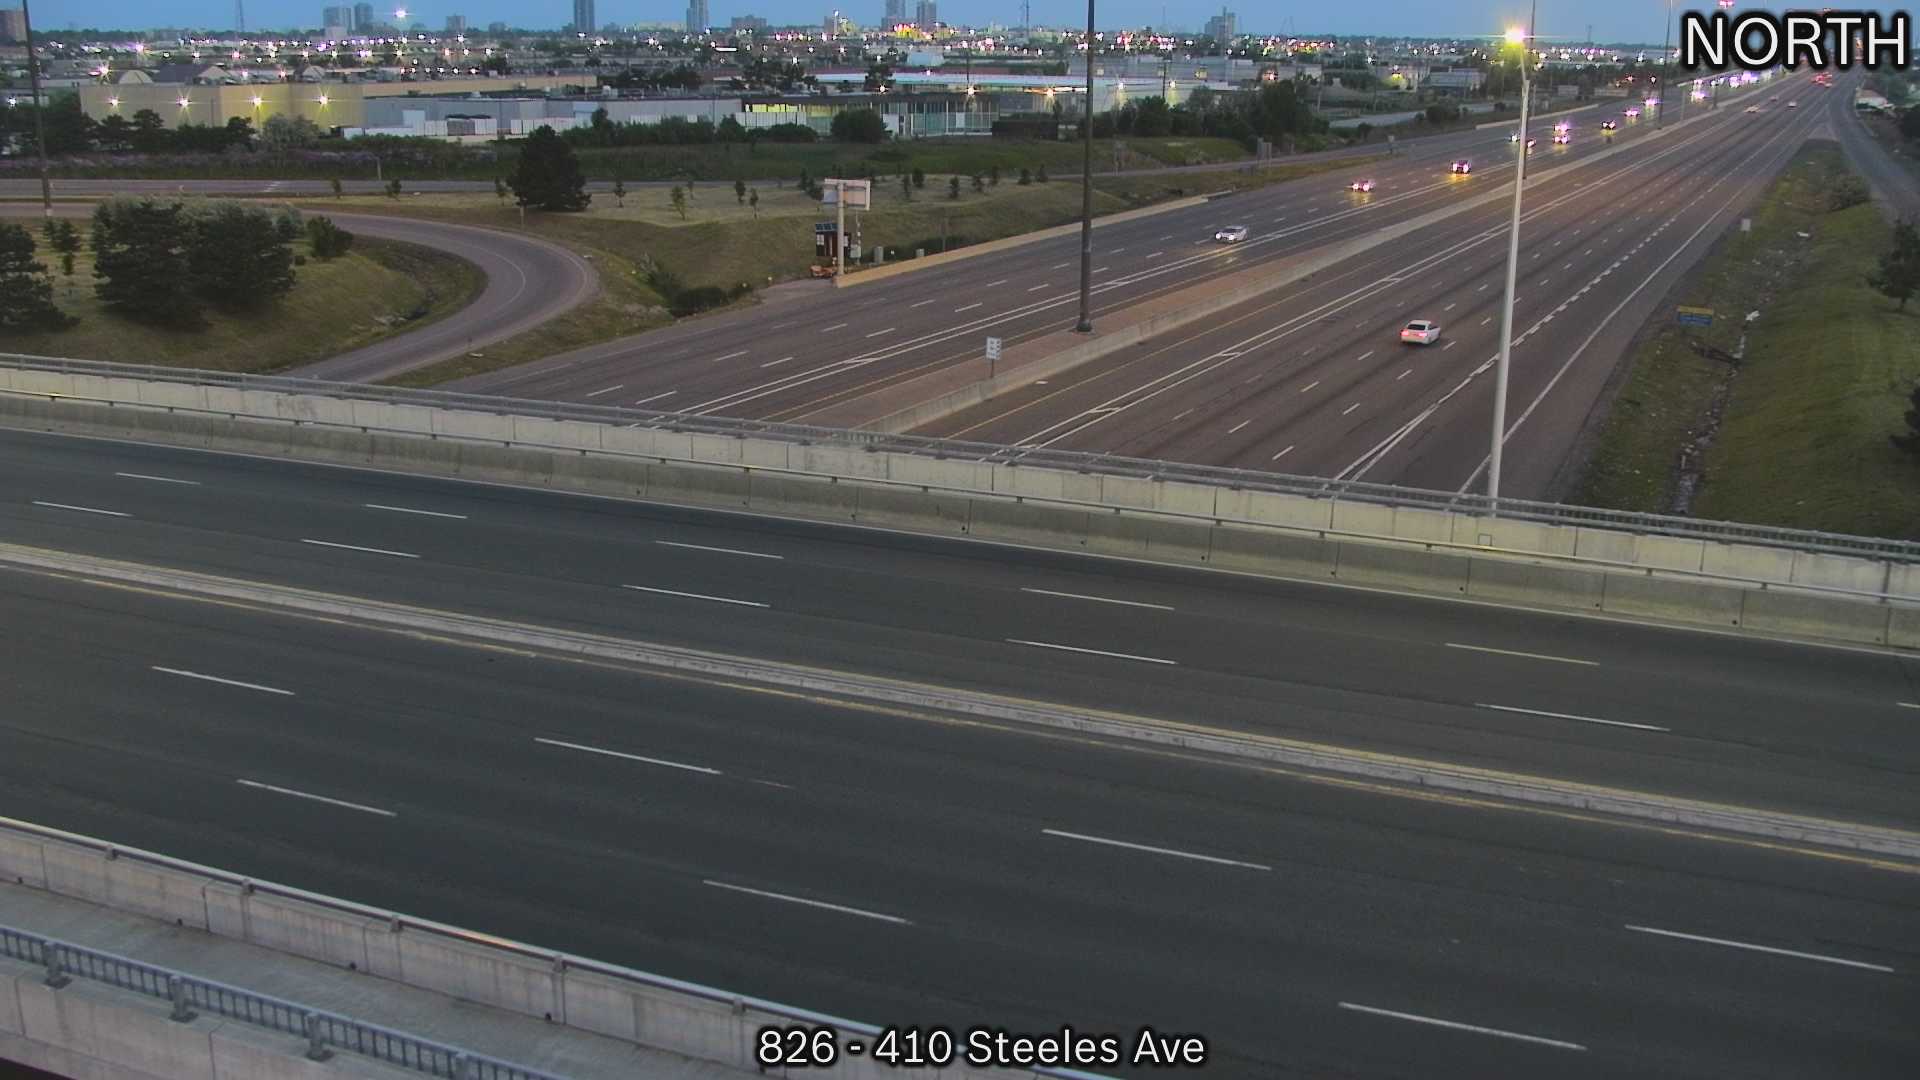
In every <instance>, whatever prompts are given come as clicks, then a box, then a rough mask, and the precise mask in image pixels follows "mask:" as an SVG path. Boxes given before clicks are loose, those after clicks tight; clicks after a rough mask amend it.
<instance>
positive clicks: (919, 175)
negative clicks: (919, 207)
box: [913, 165, 927, 191]
mask: <svg viewBox="0 0 1920 1080" xmlns="http://www.w3.org/2000/svg"><path fill="white" fill-rule="evenodd" d="M913 186H914V187H917V188H920V189H921V190H923V191H924V190H926V186H927V170H925V169H922V168H921V167H919V166H918V165H916V166H914V167H913Z"/></svg>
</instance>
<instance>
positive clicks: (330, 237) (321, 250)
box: [307, 216, 353, 259]
mask: <svg viewBox="0 0 1920 1080" xmlns="http://www.w3.org/2000/svg"><path fill="white" fill-rule="evenodd" d="M307 245H308V246H309V247H311V248H312V249H313V256H314V258H316V259H337V258H339V257H340V256H342V255H345V254H346V253H347V252H348V251H349V250H350V249H352V247H353V234H352V233H350V232H348V231H347V230H345V229H343V228H341V227H340V226H338V225H335V224H334V223H333V219H332V218H329V217H319V216H316V217H310V218H308V219H307Z"/></svg>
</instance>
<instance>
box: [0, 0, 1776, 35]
mask: <svg viewBox="0 0 1920 1080" xmlns="http://www.w3.org/2000/svg"><path fill="white" fill-rule="evenodd" d="M326 2H331V0H300V2H298V3H294V2H290V0H247V4H246V7H247V26H248V28H250V29H266V28H290V27H310V28H313V27H318V26H319V23H320V9H321V7H322V6H323V4H324V3H326ZM15 3H16V0H0V6H9V7H11V6H14V5H15ZM884 3H885V0H839V2H838V3H836V2H835V0H709V3H708V12H709V15H710V16H711V18H712V20H713V22H714V23H715V24H716V25H719V26H725V25H726V23H727V20H728V19H730V18H731V17H733V16H735V15H760V16H764V17H765V18H767V19H769V20H771V21H772V22H773V23H774V24H775V25H780V24H784V23H817V22H819V21H820V19H821V17H822V16H823V15H825V14H826V13H827V12H828V11H830V10H834V9H835V8H836V7H837V8H838V9H839V10H841V11H843V12H845V13H846V15H847V17H848V18H851V19H853V20H854V21H855V22H856V23H860V24H862V25H872V24H875V23H877V22H879V20H880V17H881V14H882V12H883V11H884ZM34 6H35V8H36V11H35V15H36V19H35V23H36V24H37V25H39V26H42V27H45V28H47V29H64V28H66V27H69V26H72V27H89V26H98V27H110V28H124V29H135V28H140V27H147V26H180V27H206V28H211V29H226V28H230V27H232V26H233V16H234V11H233V2H232V0H153V2H143V3H132V2H130V0H37V2H36V3H35V4H34ZM1748 6H1750V5H1744V4H1743V5H1741V7H1742V8H1745V7H1748ZM1229 7H1230V9H1232V10H1234V11H1236V12H1237V13H1238V14H1239V17H1240V26H1241V29H1242V31H1243V32H1249V33H1297V34H1313V33H1332V34H1379V35H1396V34H1409V35H1416V36H1435V37H1440V36H1456V35H1457V36H1468V35H1480V34H1496V33H1498V32H1499V30H1500V28H1501V27H1503V26H1505V25H1506V24H1507V23H1509V22H1513V21H1519V20H1523V19H1524V18H1525V15H1526V8H1525V5H1524V4H1523V3H1521V2H1519V0H1492V2H1479V0H1372V2H1369V3H1365V4H1355V5H1351V6H1350V7H1349V9H1348V10H1345V11H1340V12H1331V13H1330V12H1328V11H1327V10H1326V7H1325V6H1323V5H1304V4H1303V5H1291V4H1275V3H1270V2H1258V3H1255V2H1250V0H1241V2H1240V3H1237V4H1230V5H1229ZM1693 7H1698V8H1700V9H1702V10H1711V5H1709V4H1704V3H1700V4H1676V5H1675V9H1676V10H1680V9H1686V8H1693ZM389 10H391V9H389ZM685 10H686V7H685V3H684V0H598V2H597V3H596V10H595V15H596V17H597V18H598V20H599V21H600V22H601V23H602V24H605V23H608V22H618V23H621V24H622V25H626V24H631V23H636V22H672V23H676V24H677V23H678V22H679V21H680V20H681V19H682V17H683V13H684V12H685ZM908 10H909V13H911V11H912V3H911V0H909V3H908ZM1218 10H1219V8H1218V7H1217V6H1213V7H1210V6H1206V5H1205V4H1204V2H1203V3H1187V4H1181V3H1162V2H1160V0H1105V2H1104V3H1101V4H1100V5H1099V7H1098V25H1099V26H1100V27H1101V28H1102V29H1109V28H1120V27H1138V26H1145V25H1152V26H1172V27H1175V28H1179V29H1189V30H1198V29H1199V28H1200V27H1201V25H1202V24H1203V23H1204V22H1205V20H1206V18H1207V16H1208V15H1211V14H1213V13H1214V12H1216V11H1218ZM407 11H408V19H407V22H408V23H412V22H414V21H419V22H421V23H424V24H425V25H426V26H427V27H428V28H429V29H432V30H438V29H440V28H441V27H442V26H443V25H444V24H445V20H446V16H448V15H454V14H458V15H465V16H466V17H467V22H468V24H469V25H473V26H479V27H485V26H486V25H487V23H489V22H491V21H493V20H495V19H499V20H503V21H505V22H507V23H509V24H510V25H514V26H528V27H559V26H561V25H564V24H565V23H567V22H569V21H570V20H571V19H572V17H573V8H572V4H571V0H543V2H541V3H537V4H527V3H524V2H522V3H509V2H507V0H430V2H426V3H422V4H421V5H420V6H417V7H416V6H414V5H412V4H409V5H407ZM1666 15H1667V6H1666V3H1665V0H1605V2H1602V0H1584V2H1583V0H1542V2H1541V4H1540V15H1539V32H1540V35H1541V36H1542V37H1543V38H1546V39H1549V40H1556V39H1557V40H1564V41H1567V42H1570V43H1571V42H1579V41H1584V40H1586V37H1587V28H1588V26H1589V24H1591V26H1592V32H1593V36H1594V40H1596V41H1634V42H1658V41H1660V40H1661V36H1662V32H1663V27H1664V25H1665V20H1666ZM940 16H941V18H942V19H943V20H946V21H950V22H959V23H968V24H973V25H985V24H987V23H989V22H999V23H1001V24H1003V25H1012V26H1017V25H1019V23H1020V18H1021V15H1020V5H1019V3H1018V0H941V3H940ZM1085 18H1086V8H1085V7H1084V6H1081V5H1079V4H1077V3H1075V2H1074V0H1034V3H1033V21H1034V23H1035V24H1036V25H1043V26H1045V25H1050V26H1060V25H1067V24H1077V23H1083V22H1084V21H1085Z"/></svg>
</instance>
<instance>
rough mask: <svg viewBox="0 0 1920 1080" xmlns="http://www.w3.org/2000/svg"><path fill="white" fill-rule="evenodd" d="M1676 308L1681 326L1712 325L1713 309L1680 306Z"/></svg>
mask: <svg viewBox="0 0 1920 1080" xmlns="http://www.w3.org/2000/svg"><path fill="white" fill-rule="evenodd" d="M1676 310H1677V313H1678V315H1679V321H1680V325H1681V326H1712V325H1713V309H1712V308H1710V307H1686V306H1685V305H1682V306H1680V307H1679V308H1678V309H1676Z"/></svg>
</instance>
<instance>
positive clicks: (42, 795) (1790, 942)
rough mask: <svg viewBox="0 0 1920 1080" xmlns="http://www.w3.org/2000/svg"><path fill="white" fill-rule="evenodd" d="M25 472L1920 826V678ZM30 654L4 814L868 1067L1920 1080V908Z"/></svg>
mask: <svg viewBox="0 0 1920 1080" xmlns="http://www.w3.org/2000/svg"><path fill="white" fill-rule="evenodd" d="M0 454H4V456H5V459H6V461H7V462H8V465H9V471H10V476H11V477H12V482H11V483H10V484H9V485H8V486H7V489H6V491H5V492H4V493H3V494H0V543H5V544H27V545H33V546H36V547H42V548H57V549H61V550H65V551H71V552H78V553H87V554H94V555H100V556H109V557H113V558H119V559H129V560H136V561H139V562H143V563H148V564H153V565H161V566H172V567H181V568H188V569H194V570H200V571H205V572H210V573H218V574H224V575H230V576H233V577H238V578H247V579H252V580H259V581H272V582H279V583H285V584H291V585H300V586H304V587H307V588H314V589H321V590H325V591H327V592H329V593H331V594H335V595H338V596H342V597H368V598H378V599H380V600H383V601H387V602H393V603H402V604H407V605H417V606H419V607H422V608H432V609H438V610H446V611H464V612H473V613H480V614H488V615H493V616H499V617H506V618H512V619H515V620H518V621H520V622H523V623H529V624H536V625H543V626H556V627H571V628H579V629H587V630H592V631H595V632H598V633H604V634H613V635H619V636H622V637H630V638H636V639H642V640H648V641H660V642H670V643H678V644H683V645H691V646H697V647H702V648H709V649H718V650H724V651H727V652H730V653H733V654H738V655H753V656H764V657H769V658H778V659H781V660H786V661H790V662H800V663H807V664H813V665H816V666H822V667H831V668H836V669H841V670H849V671H859V672H865V673H873V674H881V675H889V676H894V677H899V678H906V679H912V680H917V681H921V682H925V683H929V684H934V685H940V686H956V687H967V688H976V689H986V690H994V691H997V692H1001V693H1006V694H1014V695H1020V696H1024V697H1029V698H1039V699H1044V700H1050V701H1057V702H1063V703H1068V704H1075V705H1081V706H1098V707H1105V708H1112V709H1121V710H1126V711H1129V712H1133V713H1139V714H1147V715H1152V716H1160V717H1166V718H1172V719H1183V720H1194V721H1201V722H1205V723H1209V724H1213V725H1217V726H1225V727H1236V728H1245V729H1248V730H1260V731H1269V732H1275V733H1285V734H1291V735H1294V736H1296V737H1305V738H1311V739H1313V740H1315V741H1319V742H1324V743H1331V744H1341V745H1349V746H1355V747H1363V748H1367V749H1374V750H1392V751H1397V752H1409V753H1416V754H1419V755H1421V756H1425V757H1432V758H1449V759H1456V760H1464V761H1473V762H1476V763H1483V764H1491V765H1495V766H1498V767H1502V768H1510V769H1522V770H1525V771H1529V772H1533V773H1539V774H1545V775H1556V776H1568V777H1576V778H1583V779H1591V780H1595V781H1596V782H1601V783H1611V784H1618V785H1622V786H1630V787H1636V788H1642V789H1647V790H1659V791H1666V792H1670V793H1675V794H1685V795H1692V796H1701V797H1712V798H1722V799H1726V800H1728V801H1735V802H1742V803H1746V804H1749V805H1756V806H1767V807H1771V808H1776V809H1796V810H1803V811H1809V812H1819V813H1826V814H1829V815H1832V816H1839V817H1843V818H1846V819H1848V820H1854V821H1867V822H1883V823H1891V824H1896V825H1900V826H1902V827H1907V828H1912V827H1914V825H1915V824H1916V822H1917V821H1920V799H1916V797H1915V794H1914V792H1915V791H1916V787H1915V785H1914V783H1913V777H1914V771H1915V770H1914V766H1915V762H1916V760H1917V758H1920V755H1917V754H1916V749H1920V747H1917V746H1916V743H1917V742H1920V740H1916V737H1915V735H1914V728H1913V722H1912V718H1913V716H1914V715H1915V713H1914V711H1913V710H1914V709H1915V708H1920V669H1917V668H1916V667H1915V663H1914V661H1913V659H1912V658H1910V657H1895V656H1892V655H1890V654H1885V653H1880V652H1876V651H1872V650H1847V649H1815V648H1804V647H1799V646H1792V645H1787V644H1781V643H1769V642H1764V641H1757V640H1751V639H1745V638H1739V637H1731V636H1721V635H1715V634H1706V633H1692V632H1682V631H1673V630H1663V629H1657V628H1651V627H1643V626H1635V625H1629V624H1622V623H1614V622H1607V621H1600V620H1588V619H1576V618H1570V617H1564V616H1556V615H1546V614H1540V613H1530V612H1525V611H1517V610H1509V609H1501V608H1494V607H1484V606H1479V605H1468V604H1460V603H1450V602H1445V601H1438V600H1424V599H1417V598H1410V597H1402V596H1396V595H1392V594H1387V593H1376V592H1370V591H1365V590H1354V589H1335V588H1331V587H1326V586H1308V585H1293V584H1288V583H1279V582H1262V581H1255V580H1252V579H1247V578H1241V577H1235V576H1231V575H1221V574H1211V573H1205V572H1195V571H1186V570H1179V569H1173V568H1154V567H1149V566H1146V565H1143V564H1136V563H1130V562H1122V561H1117V560H1099V559H1091V558H1085V557H1075V556H1069V555H1062V554H1054V553H1046V552H1036V551H1031V550H1023V549H1019V548H1013V547H1006V546H989V545H980V544H973V543H965V542H956V541H943V540H936V539H926V538H911V537H906V536H900V535H895V534H891V533H884V532H876V531H869V530H854V529H847V528H839V527H831V526H825V525H817V524H808V523H799V522H784V521H778V520H772V519H762V518H752V517H745V516H734V515H726V514H720V513H712V512H705V511H693V510H680V509H673V508H667V507H660V506H651V505H645V504H638V503H626V502H616V501H611V500H596V499H587V498H579V497H572V496H565V495H558V494H554V493H551V492H534V491H524V490H519V489H512V488H504V487H496V486H484V485H472V484H460V483H455V482H448V481H439V480H430V479H421V478H409V477H402V476H396V475H390V474H379V473H370V472H366V471H356V470H348V469H338V468H325V467H316V466H303V465H297V464H292V463H287V462H280V461H268V460H263V459H253V458H247V457H240V456H234V455H218V454H206V453H195V452H191V451H181V450H174V449H164V448H154V447H143V446H136V445H132V444H125V443H118V442H108V441H98V440H85V439H75V438H65V437H58V436H48V435H38V434H25V433H17V432H6V433H0ZM0 609H4V611H5V618H4V619H3V620H0V636H4V639H5V645H6V647H5V648H4V649H0V679H3V680H4V685H5V687H6V689H7V691H8V702H9V707H8V709H7V710H6V711H5V715H4V718H0V745H4V747H5V748H6V752H4V753H0V815H5V816H11V817H18V818H24V819H28V820H32V821H36V822H40V823H42V824H47V825H51V826H55V827H60V828H66V829H72V830H77V831H81V832H86V833H90V834H94V835H100V836H105V837H110V838H113V839H115V840H119V841H122V842H125V843H128V844H133V845H137V846H141V847H146V848H150V849H156V850H164V851H167V852H169V853H170V854H173V855H176V856H179V857H183V858H188V859H194V860H197V861H202V862H206V863H211V864H215V865H220V866H224V867H227V868H230V869H234V870H237V871H240V872H243V873H250V874H257V875H259V876H262V877H267V878H272V879H274V880H278V881H282V882H286V883H288V884H293V885H297V886H302V887H306V888H311V889H316V890H320V891H324V892H329V893H334V894H338V895H342V896H347V897H350V898H353V899H356V900H360V901H363V902H367V903H373V904H380V905H384V906H389V907H393V908H397V909H400V910H405V911H408V912H411V913H415V914H418V915H422V916H425V917H430V918H437V919H443V920H447V921H451V922H456V923H461V924H465V925H469V926H472V927H474V928H475V929H479V930H483V931H491V932H496V933H501V934H505V935H509V936H512V937H516V938H519V939H523V940H527V941H531V942H535V943H539V944H544V945H550V946H553V947H558V948H564V949H568V950H570V951H575V952H580V953H586V954H590V955H594V956H598V957H601V958H604V959H607V960H610V961H614V962H619V963H626V964H632V965H635V966H639V967H643V968H647V969H650V970H656V971H660V972H663V973H665V974H669V975H675V976H679V977H683V978H688V979H694V980H697V981H701V982H706V983H709V984H715V985H721V986H727V987H732V988H736V989H738V990H740V991H742V992H747V993H754V994H759V995H763V996H768V997H773V998H776V999H782V1000H787V1001H791V1002H794V1003H796V1004H801V1005H805V1006H808V1007H812V1008H817V1009H822V1010H826V1011H829V1012H834V1013H838V1014H841V1015H848V1016H853V1017H858V1018H862V1019H867V1020H871V1021H874V1022H882V1023H904V1024H931V1023H944V1024H948V1025H953V1026H968V1025H975V1024H988V1023H991V1024H1006V1025H1010V1026H1013V1027H1015V1028H1017V1029H1020V1030H1025V1031H1033V1032H1047V1031H1051V1030H1056V1029H1057V1027H1058V1025H1060V1024H1062V1023H1066V1024H1071V1025H1073V1026H1074V1027H1075V1028H1076V1029H1084V1030H1097V1031H1104V1030H1116V1031H1120V1032H1123V1033H1127V1034H1130V1033H1131V1032H1132V1030H1133V1029H1134V1028H1135V1027H1137V1026H1138V1025H1141V1024H1150V1025H1152V1026H1154V1027H1155V1028H1156V1029H1157V1030H1160V1031H1162V1032H1166V1031H1190V1032H1199V1033H1202V1034H1204V1035H1205V1036H1207V1037H1208V1039H1209V1040H1210V1042H1211V1044H1212V1046H1213V1047H1214V1053H1215V1055H1216V1056H1215V1058H1214V1068H1215V1069H1216V1071H1222V1072H1223V1073H1224V1074H1226V1075H1234V1076H1241V1075H1299V1076H1316V1077H1317V1076H1328V1075H1347V1076H1366V1077H1376V1076H1378V1077H1400V1076H1404V1077H1432V1076H1516V1075H1545V1074H1553V1075H1564V1076H1576V1077H1578V1076H1592V1077H1617V1076H1623V1075H1633V1076H1675V1077H1679V1076H1701V1077H1705V1076H1714V1077H1719V1076H1728V1075H1739V1076H1755V1077H1768V1076H1778V1077H1788V1076H1815V1075H1847V1076H1856V1077H1867V1076H1888V1077H1895V1076H1911V1075H1912V1074H1913V1072H1914V1069H1915V1066H1916V1064H1920V1047H1917V1045H1916V1037H1915V1031H1914V1028H1913V1026H1912V1023H1911V1017H1912V1016H1913V1015H1915V1010H1916V1007H1920V994H1917V993H1916V990H1920V984H1916V980H1915V974H1914V973H1915V971H1916V970H1920V952H1917V951H1916V950H1915V948H1914V946H1913V942H1914V941H1915V940H1916V939H1915V930H1916V928H1917V926H1920V923H1917V922H1916V916H1917V915H1920V894H1917V893H1916V891H1915V889H1914V884H1913V883H1914V881H1915V878H1914V877H1913V868H1912V867H1908V866H1905V865H1904V864H1900V865H1894V864H1889V863H1887V862H1885V861H1881V860H1872V859H1867V858H1862V857H1856V856H1848V855H1844V854H1833V855H1825V856H1814V855H1810V854H1807V853H1804V852H1799V851H1796V850H1794V848H1793V846H1792V845H1785V844H1770V843H1761V842H1755V841H1752V840H1742V839H1740V838H1734V837H1716V836H1711V835H1704V834H1694V833H1689V832H1687V831H1686V830H1684V829H1671V830H1669V829H1660V828H1650V827H1646V826H1636V825H1632V824H1627V823H1617V822H1609V821H1604V820H1598V819H1594V818H1591V817H1589V816H1583V815H1578V814H1565V813H1556V812H1554V811H1553V810H1551V809H1547V808H1533V809H1521V808H1518V807H1507V806H1503V805H1500V804H1495V803H1489V802H1485V801H1478V800H1470V799H1462V798H1453V797H1449V796H1446V795H1443V794H1440V793H1437V792H1424V793H1423V792H1417V791H1410V790H1405V789H1398V788H1393V787H1390V786H1388V785H1384V784H1367V783H1356V782H1350V781H1336V780H1329V779H1326V778H1317V777H1315V776H1313V775H1311V774H1305V773H1298V772H1288V771H1281V770H1270V769H1262V768H1258V767H1254V766H1251V765H1249V764H1247V763H1235V762H1230V761H1225V760H1219V759H1211V758H1202V757H1194V756H1187V755H1180V754H1176V753H1159V752H1153V751H1150V750H1146V749H1143V748H1141V747H1137V746H1133V747H1130V746H1125V745H1121V744H1117V743H1109V742H1101V741H1092V740H1085V739H1077V738H1071V737H1066V736H1062V735H1057V734H1055V735H1046V734H1040V733H1035V732H1031V731H1027V730H1023V729H1013V728H1006V727H1001V726H997V725H992V724H985V723H980V722H960V721H952V720H942V719H940V718H938V717H930V716H926V715H920V714H902V713H896V712H889V711H887V710H884V709H878V708H875V707H872V706H854V705H851V704H848V703H845V702H839V701H835V700H832V699H825V698H819V697H814V696H807V695H801V694H795V693H792V692H786V691H782V690H779V689H778V688H754V687H747V686H741V685H729V684H724V683H718V682H713V681H706V680H704V679H703V678H700V677H687V676H684V675H681V676H665V675H660V674H650V673H648V672H645V671H640V670H634V669H628V668H624V667H622V666H620V665H617V664H610V663H584V662H580V661H579V660H570V659H561V658H555V657H549V656H545V655H541V654H538V653H529V652H527V651H525V650H515V649H506V648H500V647H497V646H484V645H479V644H463V643H461V641H459V640H457V639H455V638H451V637H446V636H434V635H424V634H423V635H402V634H396V633H392V632H387V631H374V630H369V629H366V628H364V627H363V626H360V625H356V622H355V620H354V619H353V618H351V617H348V616H338V617H329V618H326V619H324V620H322V619H314V618H303V617H298V616H290V615H285V614H272V613H268V612H266V611H263V610H260V609H257V608H252V607H249V606H247V605H245V604H237V603H232V602H223V603H209V602H207V601H205V600H204V599H193V598H189V597H182V596H178V595H169V594H165V593H162V592H157V591H154V590H151V589H131V588H127V587H123V586H111V585H107V584H105V583H103V582H102V581H100V580H98V579H89V578H87V577H50V576H46V575H43V574H37V573H25V572H21V571H19V570H16V569H7V570H6V571H5V572H4V573H0ZM1094 650H1098V651H1094ZM1495 705H1497V706H1503V708H1500V709H1496V708H1491V707H1488V706H1495ZM1508 709H1519V710H1527V711H1506V710H1508ZM1447 1025H1454V1026H1447ZM1462 1025H1464V1026H1462Z"/></svg>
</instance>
